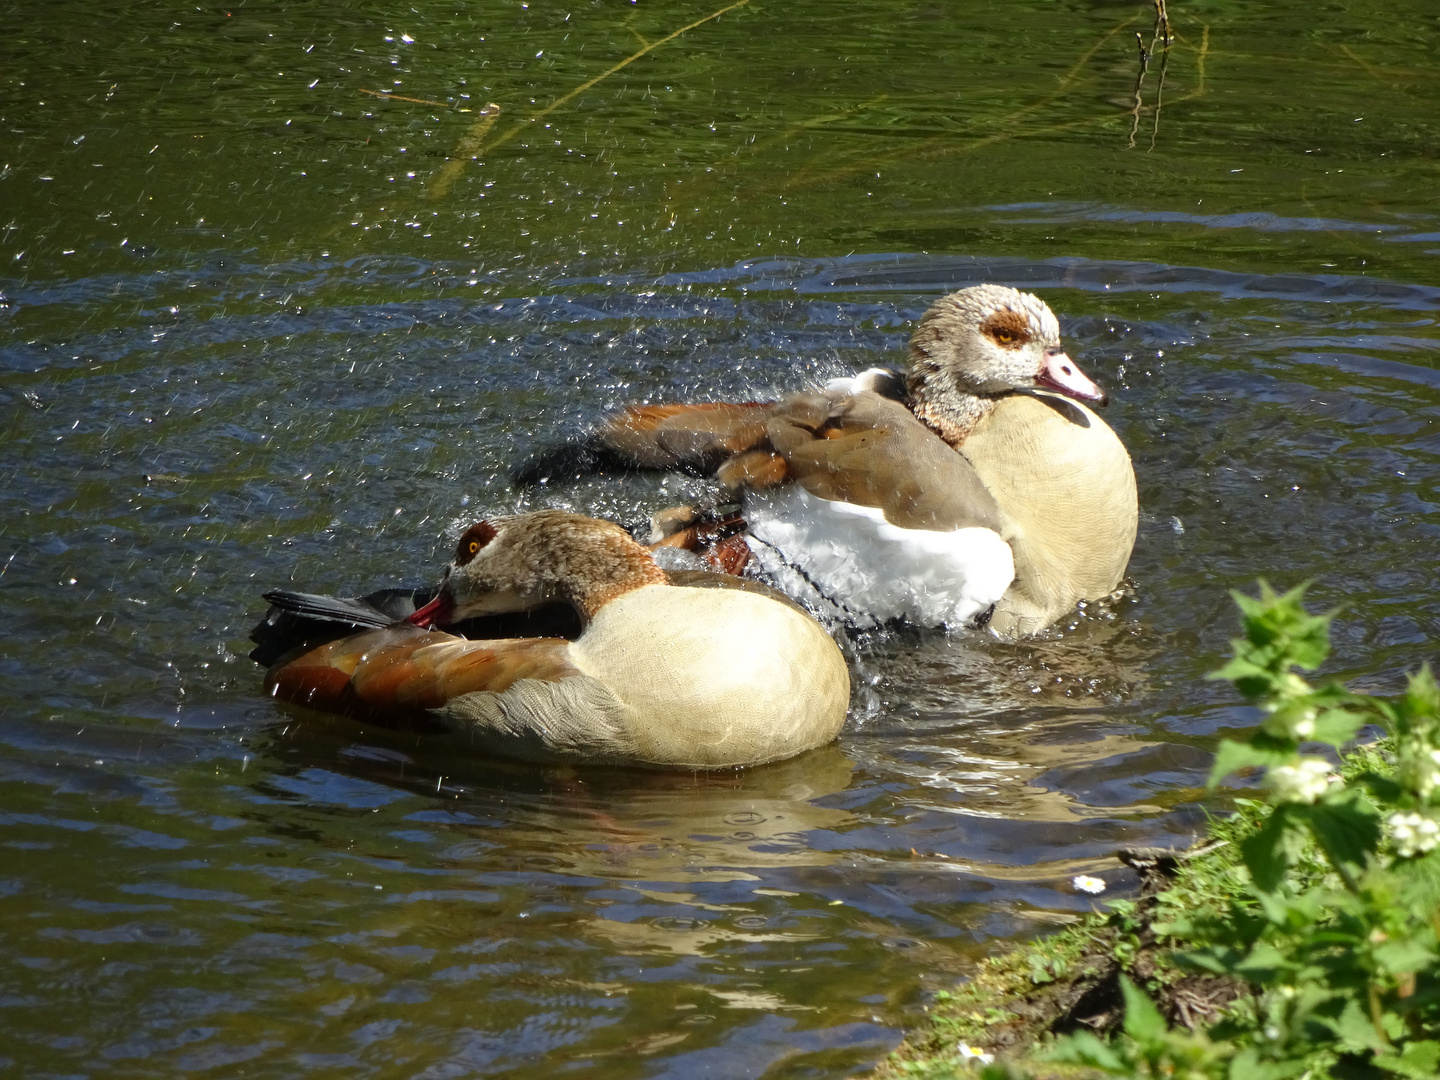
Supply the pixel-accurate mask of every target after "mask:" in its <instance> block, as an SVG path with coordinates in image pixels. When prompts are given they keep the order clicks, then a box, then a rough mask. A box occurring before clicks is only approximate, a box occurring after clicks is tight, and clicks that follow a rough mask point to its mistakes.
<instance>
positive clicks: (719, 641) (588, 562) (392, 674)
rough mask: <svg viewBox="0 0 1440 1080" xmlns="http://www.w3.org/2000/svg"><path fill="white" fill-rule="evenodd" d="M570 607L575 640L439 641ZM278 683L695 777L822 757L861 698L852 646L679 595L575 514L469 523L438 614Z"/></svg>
mask: <svg viewBox="0 0 1440 1080" xmlns="http://www.w3.org/2000/svg"><path fill="white" fill-rule="evenodd" d="M702 576H703V577H706V578H709V579H711V581H709V582H707V584H719V583H722V582H724V581H725V579H724V578H723V577H721V576H720V575H716V574H705V575H702ZM319 600H320V598H314V597H311V598H308V599H307V600H306V601H304V602H302V603H301V604H300V605H299V606H300V607H302V608H303V606H304V603H312V604H313V603H315V602H318V601H319ZM555 602H561V603H564V604H566V605H569V606H570V607H572V608H573V610H574V611H575V612H576V613H577V615H578V616H579V621H580V625H581V630H580V633H579V636H578V637H577V638H576V639H575V640H573V641H571V640H566V639H565V638H561V637H525V638H512V639H493V640H481V641H476V640H468V639H466V638H463V637H459V636H456V635H454V634H449V633H441V632H439V631H435V630H431V629H429V628H430V627H439V626H454V625H456V624H459V623H462V622H465V621H466V620H470V619H474V618H476V617H487V616H494V615H499V614H503V613H510V612H524V611H530V610H533V609H537V608H541V607H543V606H544V605H547V604H552V603H555ZM339 603H340V604H342V605H344V604H351V605H352V607H351V608H348V609H346V610H344V611H341V612H340V613H339V615H338V616H336V617H337V618H338V619H339V620H340V621H342V622H343V621H345V620H347V619H348V620H350V621H351V622H352V623H355V624H363V622H364V621H365V620H366V619H367V618H368V617H369V616H367V615H366V613H365V611H364V610H363V608H364V607H367V606H371V605H363V604H361V605H358V606H355V602H350V601H341V602H339ZM405 603H407V604H408V603H409V601H408V599H405ZM322 606H323V605H322ZM411 606H413V605H411ZM297 610H298V608H297ZM392 610H393V607H392ZM378 617H379V618H384V615H383V613H381V614H380V615H379V616H378ZM264 625H265V624H262V627H263V626H264ZM266 688H267V690H268V692H269V693H270V694H272V695H273V696H275V697H277V698H279V699H281V700H283V701H287V702H291V703H294V704H297V705H304V706H308V707H310V708H314V709H319V710H323V711H329V712H341V713H349V714H358V715H362V716H368V717H375V718H379V719H382V720H396V721H403V720H406V719H411V718H418V719H422V720H425V721H430V722H437V723H438V724H440V725H441V726H442V727H443V728H444V729H445V730H446V731H448V732H449V733H450V734H451V736H452V737H453V738H454V739H456V740H458V741H459V742H461V743H463V744H466V745H469V746H473V747H475V748H477V749H480V750H484V751H488V752H494V753H497V754H503V755H506V756H508V757H514V758H520V759H523V760H528V761H536V762H554V763H559V762H569V763H584V764H606V765H630V766H640V767H648V768H685V769H714V768H722V767H732V766H740V765H759V764H762V763H764V762H768V761H778V760H780V759H782V758H788V757H791V756H793V755H795V754H798V753H800V752H801V751H804V750H809V749H811V748H812V747H816V746H820V745H822V744H824V743H827V742H829V741H830V740H832V739H833V738H835V736H836V734H837V733H838V732H839V731H840V726H841V724H843V723H844V720H845V711H846V708H847V707H848V704H849V699H850V678H849V673H848V671H847V669H846V666H845V661H844V659H843V657H842V656H841V654H840V650H839V649H838V648H837V647H836V645H835V642H834V641H833V640H832V639H831V638H830V636H829V635H828V634H827V633H826V632H825V631H824V630H823V629H822V628H821V627H820V626H819V624H817V623H816V622H815V621H814V620H812V619H811V618H809V617H808V616H807V615H805V614H804V613H803V612H802V611H800V610H799V609H798V608H796V607H795V606H793V605H792V604H790V603H788V602H786V601H782V600H777V599H774V598H772V597H771V596H769V595H765V594H764V592H763V591H762V592H757V591H755V590H753V589H749V588H740V589H736V588H700V587H696V586H684V585H672V584H669V583H668V582H667V578H666V575H665V572H664V571H663V570H662V569H661V568H660V567H659V566H658V565H657V564H656V562H655V560H654V558H653V557H652V555H651V554H650V552H649V551H648V550H647V549H646V548H645V547H643V546H642V545H641V544H639V543H637V542H636V541H635V540H633V539H632V538H631V537H630V535H629V534H628V533H626V532H625V531H624V530H623V529H621V528H620V527H619V526H616V525H612V524H610V523H608V522H603V521H597V520H595V519H594V518H587V517H582V516H581V515H578V514H571V513H568V512H565V511H561V510H541V511H538V512H535V513H530V514H520V515H517V516H514V517H501V518H495V519H492V520H490V521H481V522H479V523H477V524H475V525H472V526H471V527H470V528H469V529H468V530H466V532H465V533H464V535H463V536H461V538H460V543H459V546H458V547H457V549H456V551H455V558H454V561H452V562H451V563H450V565H449V566H447V567H446V569H445V574H444V578H443V579H442V581H441V583H440V589H439V592H438V594H437V595H436V596H435V598H434V599H433V600H431V601H430V602H429V603H428V604H425V605H424V606H423V607H420V608H419V609H418V610H415V611H414V612H413V614H411V615H409V617H408V618H404V619H401V620H399V621H397V622H394V623H392V624H391V625H388V626H384V627H383V628H380V629H374V630H368V631H365V632H362V633H358V634H352V635H350V636H347V637H344V638H341V639H340V640H338V641H332V642H330V643H328V644H324V645H321V646H319V647H318V648H313V649H310V650H309V651H308V652H304V653H303V654H302V655H300V656H298V657H295V658H294V659H291V660H289V661H288V662H281V663H279V664H277V665H276V666H275V667H273V668H272V669H271V670H270V672H269V673H268V675H267V676H266Z"/></svg>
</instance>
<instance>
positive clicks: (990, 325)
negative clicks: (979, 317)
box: [980, 308, 1031, 349]
mask: <svg viewBox="0 0 1440 1080" xmlns="http://www.w3.org/2000/svg"><path fill="white" fill-rule="evenodd" d="M980 332H981V333H982V334H984V335H985V336H986V337H988V338H989V339H990V340H991V341H993V342H995V344H996V345H999V346H1000V347H1001V348H1004V349H1018V348H1020V347H1021V346H1023V345H1026V344H1028V343H1029V341H1030V336H1031V335H1030V320H1029V319H1027V318H1026V317H1025V316H1024V315H1023V314H1021V313H1020V312H1018V311H1011V310H1010V309H1009V308H1002V309H1001V310H999V311H996V312H992V313H991V314H990V315H988V316H986V318H985V321H984V322H982V323H981V324H980Z"/></svg>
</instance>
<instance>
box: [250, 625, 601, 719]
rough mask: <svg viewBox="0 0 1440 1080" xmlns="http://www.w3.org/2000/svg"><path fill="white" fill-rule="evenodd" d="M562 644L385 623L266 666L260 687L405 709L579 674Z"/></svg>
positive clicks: (319, 704) (354, 708)
mask: <svg viewBox="0 0 1440 1080" xmlns="http://www.w3.org/2000/svg"><path fill="white" fill-rule="evenodd" d="M569 649H570V643H569V642H568V641H566V640H564V639H563V638H513V639H504V640H498V641H467V640H466V639H464V638H458V637H454V636H453V635H450V634H442V633H438V632H434V631H425V630H421V629H420V628H419V627H408V626H391V627H386V628H385V629H383V630H371V631H367V632H366V633H363V634H354V635H352V636H350V637H347V638H342V639H341V640H339V641H332V642H331V643H330V644H328V645H322V646H320V647H319V648H318V649H311V650H310V651H309V652H307V653H305V654H304V655H302V656H299V657H297V658H296V659H294V660H292V661H290V662H289V663H288V664H284V665H282V666H280V667H278V668H276V669H274V670H273V671H271V672H270V674H269V675H268V676H267V677H266V689H267V690H268V691H269V692H270V693H271V694H272V695H273V696H275V697H277V698H279V699H281V700H283V701H290V702H293V703H295V704H297V705H305V706H308V707H310V708H312V709H319V710H321V711H324V712H338V713H345V714H348V715H365V716H377V717H385V716H404V715H408V714H414V713H415V712H418V711H420V710H424V709H435V708H439V707H440V706H441V705H444V704H445V703H446V702H447V701H449V700H450V699H451V698H455V697H458V696H459V695H461V694H468V693H473V692H474V691H477V690H488V691H495V692H498V691H501V690H505V689H506V688H508V687H509V686H510V685H511V684H512V683H514V682H516V681H517V680H519V679H543V680H550V681H553V680H556V679H564V678H568V677H570V676H574V675H580V674H582V672H581V671H580V670H579V669H578V668H576V667H575V666H574V665H573V664H572V663H571V662H570V659H569Z"/></svg>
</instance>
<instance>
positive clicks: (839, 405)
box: [720, 392, 1004, 532]
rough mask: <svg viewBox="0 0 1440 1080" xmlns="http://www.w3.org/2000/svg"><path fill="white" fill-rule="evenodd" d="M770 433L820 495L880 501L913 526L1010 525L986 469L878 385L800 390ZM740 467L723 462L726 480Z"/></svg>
mask: <svg viewBox="0 0 1440 1080" xmlns="http://www.w3.org/2000/svg"><path fill="white" fill-rule="evenodd" d="M766 434H767V436H768V438H769V442H770V445H771V447H772V448H773V454H774V455H775V456H777V457H778V458H780V459H781V460H783V462H784V464H785V472H786V474H787V476H788V477H789V478H790V479H793V480H794V481H795V482H797V483H799V484H800V485H801V486H802V487H804V488H805V490H806V491H808V492H809V493H810V494H812V495H815V496H818V497H820V498H822V499H829V500H832V501H837V502H847V503H853V504H856V505H859V506H873V507H878V508H879V509H880V510H882V511H883V512H884V514H885V517H886V519H887V520H888V521H889V522H890V523H891V524H893V525H898V526H900V527H901V528H906V529H931V530H936V531H941V532H946V531H950V530H953V529H963V528H968V527H971V526H981V527H984V528H988V529H993V530H995V531H996V532H1002V529H1003V525H1004V520H1003V517H1002V515H1001V513H1000V510H999V507H998V506H997V505H996V503H995V498H994V496H993V495H992V494H991V493H990V490H989V489H988V488H987V487H986V486H985V484H984V482H983V481H982V480H981V479H980V475H979V473H977V472H976V471H975V468H974V467H973V466H972V465H971V464H970V462H969V461H967V460H966V459H965V458H964V456H962V455H961V454H959V453H958V452H956V451H955V450H954V449H953V448H952V447H951V446H950V445H949V444H948V443H946V442H945V441H944V440H943V439H941V438H940V436H938V435H936V434H935V433H934V432H933V431H931V430H930V429H929V428H928V427H926V426H925V425H924V424H923V423H921V422H920V421H919V420H917V419H916V418H915V415H914V414H913V413H912V412H911V411H910V410H909V409H908V408H907V407H906V406H905V405H903V404H901V403H900V402H898V401H893V400H891V399H889V398H886V397H881V396H880V395H878V394H875V393H870V392H861V393H855V394H846V393H833V392H832V393H828V394H797V395H795V396H793V397H790V398H787V399H786V400H785V401H783V402H781V403H780V405H779V406H778V407H777V408H776V410H775V412H774V414H773V415H772V416H771V417H770V419H769V421H768V423H767V425H766ZM751 456H752V457H753V453H752V455H751ZM732 468H733V466H732V463H727V464H726V465H725V466H723V467H722V468H721V470H720V478H721V480H722V481H725V480H726V479H727V470H731V469H732ZM751 471H757V470H754V469H752V470H751ZM756 486H762V485H756Z"/></svg>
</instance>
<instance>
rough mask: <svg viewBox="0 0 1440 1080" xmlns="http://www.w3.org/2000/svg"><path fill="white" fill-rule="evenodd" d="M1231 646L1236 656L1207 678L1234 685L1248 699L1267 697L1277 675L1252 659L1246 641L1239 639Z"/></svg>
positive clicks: (1231, 643)
mask: <svg viewBox="0 0 1440 1080" xmlns="http://www.w3.org/2000/svg"><path fill="white" fill-rule="evenodd" d="M1230 646H1231V648H1233V649H1234V650H1235V656H1234V657H1233V658H1232V659H1231V660H1229V661H1228V662H1227V663H1226V664H1225V666H1224V667H1222V668H1220V669H1219V670H1218V671H1212V672H1211V673H1210V674H1209V675H1208V676H1206V677H1207V678H1210V679H1223V680H1225V681H1226V682H1232V683H1234V684H1235V689H1237V690H1239V691H1240V693H1242V694H1244V695H1245V696H1246V697H1247V698H1260V697H1265V696H1267V695H1268V694H1269V693H1270V692H1271V690H1272V688H1273V687H1274V685H1275V673H1274V672H1272V671H1271V670H1270V669H1269V668H1268V667H1263V666H1261V665H1260V664H1258V663H1256V662H1255V661H1254V660H1252V659H1251V658H1250V654H1249V650H1248V648H1247V646H1246V644H1245V642H1244V641H1242V640H1240V639H1238V638H1237V639H1236V640H1234V641H1232V642H1230Z"/></svg>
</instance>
